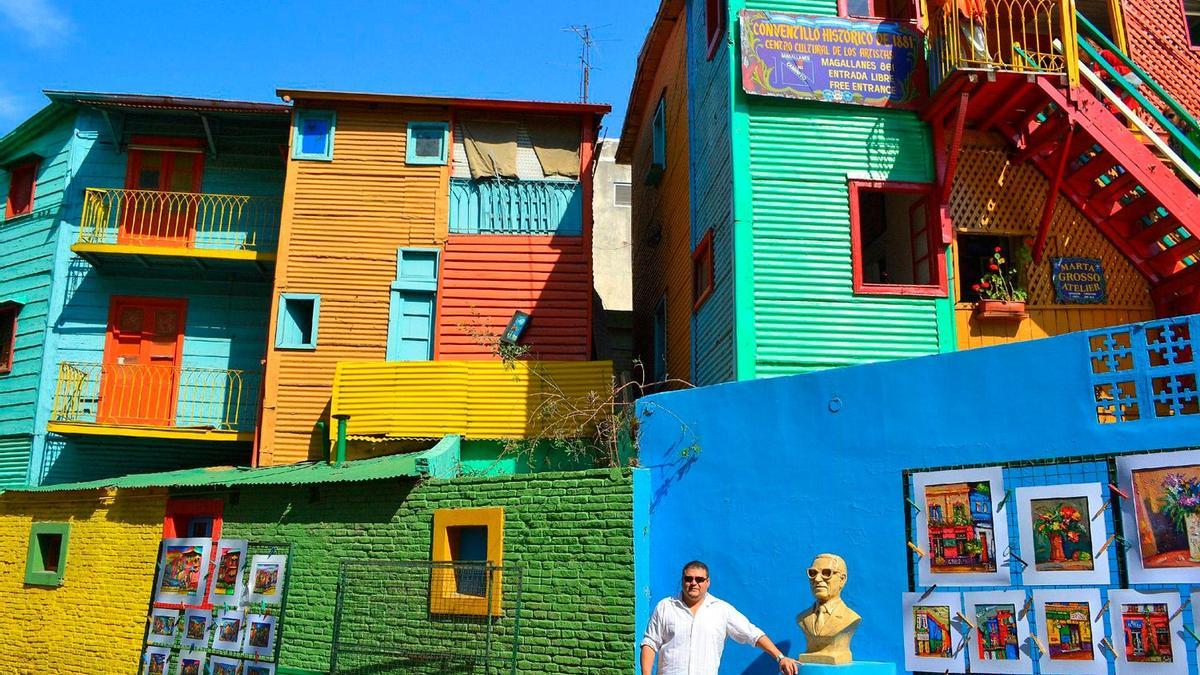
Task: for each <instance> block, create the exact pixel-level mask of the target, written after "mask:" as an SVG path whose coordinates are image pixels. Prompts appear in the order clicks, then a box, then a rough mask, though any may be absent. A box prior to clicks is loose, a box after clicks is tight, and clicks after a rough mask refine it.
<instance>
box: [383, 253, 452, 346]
mask: <svg viewBox="0 0 1200 675" xmlns="http://www.w3.org/2000/svg"><path fill="white" fill-rule="evenodd" d="M439 252H440V251H439V249H436V248H402V249H400V250H398V251H397V252H396V280H395V281H393V282H392V297H391V305H390V308H389V312H388V334H387V360H388V361H428V360H430V359H432V358H433V327H434V316H435V314H434V310H435V306H436V304H437V280H438V253H439Z"/></svg>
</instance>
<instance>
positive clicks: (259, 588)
mask: <svg viewBox="0 0 1200 675" xmlns="http://www.w3.org/2000/svg"><path fill="white" fill-rule="evenodd" d="M286 573H287V556H286V555H256V556H254V558H252V559H251V561H250V603H251V604H256V603H259V602H267V603H278V602H280V601H282V599H283V584H284V575H285V574H286Z"/></svg>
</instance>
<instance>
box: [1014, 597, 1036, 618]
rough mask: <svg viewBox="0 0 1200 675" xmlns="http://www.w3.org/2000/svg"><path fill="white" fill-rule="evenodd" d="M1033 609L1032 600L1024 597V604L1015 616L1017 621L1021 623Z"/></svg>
mask: <svg viewBox="0 0 1200 675" xmlns="http://www.w3.org/2000/svg"><path fill="white" fill-rule="evenodd" d="M1032 609H1033V598H1032V597H1030V596H1028V595H1027V596H1025V604H1024V605H1022V606H1021V611H1020V612H1019V613H1018V614H1017V621H1022V620H1024V619H1025V617H1026V616H1028V615H1029V611H1030V610H1032Z"/></svg>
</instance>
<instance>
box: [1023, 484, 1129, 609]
mask: <svg viewBox="0 0 1200 675" xmlns="http://www.w3.org/2000/svg"><path fill="white" fill-rule="evenodd" d="M1104 489H1105V488H1104V486H1102V485H1100V484H1099V483H1078V484H1071V485H1047V486H1041V487H1030V488H1018V489H1017V491H1016V502H1017V504H1016V506H1017V528H1018V530H1019V532H1020V549H1021V555H1022V556H1024V561H1025V562H1027V563H1028V564H1029V565H1028V566H1027V567H1026V568H1025V569H1024V570H1023V573H1022V580H1023V581H1024V582H1025V583H1026V584H1029V585H1032V586H1038V585H1061V584H1080V585H1083V584H1095V585H1107V584H1108V583H1110V581H1111V580H1110V579H1109V565H1110V559H1109V555H1110V552H1111V550H1116V549H1114V548H1113V547H1112V546H1107V547H1106V546H1105V542H1106V541H1107V539H1108V536H1109V533H1108V526H1107V525H1106V524H1105V522H1104V515H1103V512H1102V510H1101V507H1102V506H1103V505H1104V502H1105V500H1104V498H1103V491H1104ZM1100 549H1104V550H1100ZM1097 553H1098V555H1097Z"/></svg>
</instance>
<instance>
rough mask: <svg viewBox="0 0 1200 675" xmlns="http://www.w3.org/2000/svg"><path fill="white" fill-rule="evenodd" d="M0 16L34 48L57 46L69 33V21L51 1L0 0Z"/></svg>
mask: <svg viewBox="0 0 1200 675" xmlns="http://www.w3.org/2000/svg"><path fill="white" fill-rule="evenodd" d="M0 15H3V16H4V18H6V19H7V20H8V23H9V24H10V25H11V26H12V27H14V28H16V29H17V30H18V31H20V32H21V33H22V34H24V36H25V40H26V41H27V42H29V44H31V45H33V46H34V47H48V46H50V45H54V44H57V43H58V41H59V40H61V39H62V38H63V37H64V36H66V35H67V34H68V33H70V32H71V21H70V19H68V18H67V16H66V15H65V14H63V13H62V12H61V11H59V9H58V8H57V7H54V5H53V4H52V2H51V0H0Z"/></svg>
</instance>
